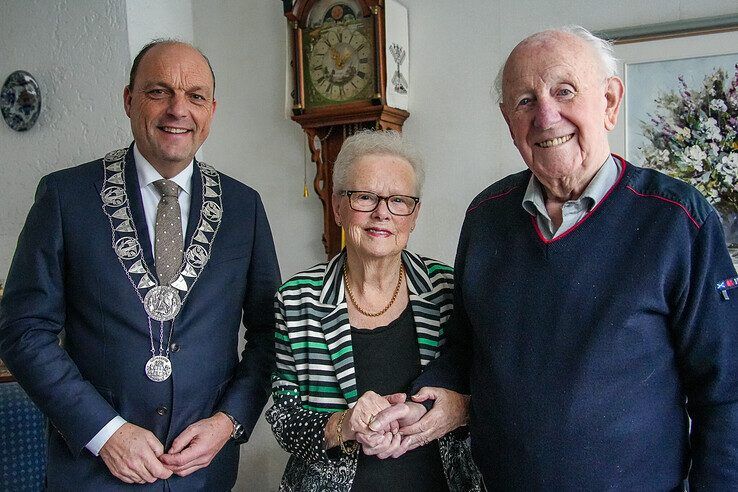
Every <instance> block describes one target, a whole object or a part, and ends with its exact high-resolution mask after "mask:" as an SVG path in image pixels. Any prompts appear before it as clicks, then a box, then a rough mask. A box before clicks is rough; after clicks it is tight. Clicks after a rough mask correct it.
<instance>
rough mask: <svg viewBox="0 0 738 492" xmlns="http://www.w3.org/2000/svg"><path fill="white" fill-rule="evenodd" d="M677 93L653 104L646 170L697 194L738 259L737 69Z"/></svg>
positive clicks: (646, 126)
mask: <svg viewBox="0 0 738 492" xmlns="http://www.w3.org/2000/svg"><path fill="white" fill-rule="evenodd" d="M679 84H680V87H679V89H678V90H676V91H671V92H667V93H665V94H663V95H660V96H659V97H658V98H657V99H656V101H655V102H656V106H657V109H656V111H655V113H654V114H649V115H648V116H649V118H650V121H648V122H641V128H642V130H643V135H644V136H645V137H646V139H647V143H646V145H645V146H644V147H643V148H641V149H640V150H641V151H642V152H643V157H644V160H645V164H646V166H648V167H652V168H654V169H658V170H659V171H662V172H664V173H666V174H668V175H669V176H673V177H675V178H678V179H681V180H683V181H686V182H687V183H689V184H691V185H692V186H694V187H695V188H697V189H698V190H699V191H700V192H701V193H702V194H703V195H704V196H705V197H706V198H707V201H709V202H710V203H711V204H712V205H713V206H714V207H715V208H716V209H717V210H718V212H719V213H720V217H721V219H722V221H723V228H724V230H725V235H726V239H727V241H728V246H729V248H730V249H731V254H732V255H733V258H734V260H735V259H736V258H738V64H736V66H735V74H734V75H732V76H729V75H728V73H727V72H726V71H725V70H724V69H722V68H720V69H717V70H715V71H714V72H713V73H711V74H709V75H707V76H706V77H705V79H704V82H703V83H702V86H701V87H697V88H694V89H690V88H689V87H688V86H687V83H686V82H685V81H684V77H682V76H680V77H679Z"/></svg>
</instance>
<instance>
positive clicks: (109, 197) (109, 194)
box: [100, 186, 126, 207]
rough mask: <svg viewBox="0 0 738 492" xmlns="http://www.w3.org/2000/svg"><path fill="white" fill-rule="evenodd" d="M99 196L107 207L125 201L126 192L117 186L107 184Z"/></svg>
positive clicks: (117, 205) (121, 203) (116, 205)
mask: <svg viewBox="0 0 738 492" xmlns="http://www.w3.org/2000/svg"><path fill="white" fill-rule="evenodd" d="M100 196H101V197H102V201H103V203H104V204H105V205H107V206H108V207H119V206H121V205H123V204H124V203H125V202H126V192H125V190H124V189H123V188H121V187H119V186H108V187H107V188H105V189H104V190H103V191H102V193H101V194H100Z"/></svg>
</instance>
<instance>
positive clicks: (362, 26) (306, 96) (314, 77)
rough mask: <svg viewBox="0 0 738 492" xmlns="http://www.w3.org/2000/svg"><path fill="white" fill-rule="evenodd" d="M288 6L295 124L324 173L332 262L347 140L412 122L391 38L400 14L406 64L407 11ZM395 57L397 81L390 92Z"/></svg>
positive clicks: (375, 4)
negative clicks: (336, 192)
mask: <svg viewBox="0 0 738 492" xmlns="http://www.w3.org/2000/svg"><path fill="white" fill-rule="evenodd" d="M283 2H284V15H285V16H286V17H287V20H288V22H289V25H290V27H291V30H292V36H291V39H292V46H291V50H292V60H291V73H290V76H291V77H290V78H291V81H292V90H291V95H292V101H293V105H292V114H293V116H292V119H293V120H294V121H296V122H297V123H299V124H300V126H302V128H303V130H304V131H305V133H306V134H307V138H308V145H309V147H310V155H311V159H312V160H313V162H315V164H316V167H317V173H316V176H315V179H314V181H313V184H314V187H315V191H316V193H317V194H318V196H319V198H320V200H321V201H322V202H323V244H324V246H325V250H326V253H327V254H328V257H329V258H330V257H332V256H333V255H335V254H336V253H338V252H339V251H340V250H341V247H342V241H341V239H342V237H341V229H340V228H339V227H338V226H337V225H336V224H335V222H334V220H333V214H332V206H331V200H332V194H333V187H332V174H333V163H334V162H335V158H336V156H337V155H338V151H339V150H340V149H341V145H342V144H343V141H344V140H345V139H346V138H347V137H348V136H350V135H352V134H353V133H355V132H356V131H358V130H362V129H366V128H371V129H381V130H389V129H392V130H397V131H401V130H402V125H403V123H404V121H405V119H406V118H407V117H408V116H409V113H408V112H407V111H406V108H407V105H406V104H400V105H397V103H396V102H394V101H397V99H396V98H394V97H393V96H394V95H395V92H396V89H397V88H398V87H400V86H401V85H402V84H398V83H397V73H396V72H399V70H400V66H399V63H402V62H398V59H397V58H396V56H395V51H394V50H395V48H392V50H388V48H387V46H388V40H390V41H391V42H390V43H389V45H393V44H394V39H395V38H394V37H393V36H392V33H388V24H387V20H388V17H387V15H388V13H389V12H400V13H401V14H402V15H398V16H396V17H393V18H392V19H391V20H392V22H391V23H390V24H389V25H390V26H393V27H392V29H394V26H396V25H398V22H399V25H404V36H405V38H404V39H405V41H404V43H403V44H404V46H403V47H402V60H403V61H404V60H405V58H406V53H407V44H408V43H407V10H406V9H405V8H404V7H402V6H401V5H400V4H399V3H398V2H397V0H283ZM403 15H404V19H403ZM403 23H404V24H403ZM390 30H391V29H390ZM400 31H402V28H401V29H400ZM388 56H389V58H390V68H389V70H390V72H389V73H390V77H391V78H392V84H390V85H389V88H388V86H387V80H388V78H387V73H388V67H387V62H388ZM396 64H397V65H396ZM407 66H408V63H407V62H405V65H404V67H407ZM403 83H404V86H402V87H401V90H402V91H405V93H402V92H399V91H397V93H399V94H403V96H404V95H405V94H406V89H407V85H408V84H407V81H406V80H403ZM388 96H389V98H388ZM406 100H407V99H406V97H405V100H404V101H406ZM398 106H401V107H398Z"/></svg>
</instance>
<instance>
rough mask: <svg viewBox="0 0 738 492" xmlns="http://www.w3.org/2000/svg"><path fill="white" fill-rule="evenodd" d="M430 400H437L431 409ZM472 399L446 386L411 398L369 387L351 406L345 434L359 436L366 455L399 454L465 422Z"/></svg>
mask: <svg viewBox="0 0 738 492" xmlns="http://www.w3.org/2000/svg"><path fill="white" fill-rule="evenodd" d="M429 400H437V401H436V402H435V404H434V406H433V407H432V408H431V409H430V411H428V410H427V409H426V407H425V405H423V404H422V402H425V401H429ZM468 401H469V397H468V396H465V395H461V394H459V393H456V392H453V391H449V390H446V389H443V388H423V389H421V390H420V391H419V392H418V394H416V395H413V397H412V399H411V400H409V401H408V400H407V396H406V395H405V394H404V393H395V394H392V395H387V396H380V395H378V394H377V393H374V392H373V391H367V392H366V393H364V394H363V395H362V396H361V397H360V398H359V400H358V401H357V402H356V405H354V407H353V408H351V409H350V410H348V412H347V414H346V418H345V419H344V421H343V428H342V435H343V436H344V439H355V440H356V442H358V443H359V444H361V448H362V452H363V453H364V454H366V455H369V456H376V457H377V458H380V459H385V458H398V457H400V456H402V455H403V454H405V453H406V452H407V451H410V450H412V449H415V448H418V447H420V446H423V445H425V444H427V443H429V442H431V441H433V440H434V439H438V438H439V437H441V436H443V435H445V434H446V433H448V432H451V431H452V430H454V429H456V428H457V427H460V426H462V425H465V424H466V423H467V420H468V407H469V405H468Z"/></svg>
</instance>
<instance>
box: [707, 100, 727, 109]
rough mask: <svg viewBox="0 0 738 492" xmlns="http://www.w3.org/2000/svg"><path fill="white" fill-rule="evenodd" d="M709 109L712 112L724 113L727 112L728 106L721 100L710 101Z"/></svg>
mask: <svg viewBox="0 0 738 492" xmlns="http://www.w3.org/2000/svg"><path fill="white" fill-rule="evenodd" d="M710 109H712V110H713V111H722V112H725V111H727V110H728V106H727V105H726V104H725V101H723V100H722V99H713V100H712V101H710Z"/></svg>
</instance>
